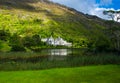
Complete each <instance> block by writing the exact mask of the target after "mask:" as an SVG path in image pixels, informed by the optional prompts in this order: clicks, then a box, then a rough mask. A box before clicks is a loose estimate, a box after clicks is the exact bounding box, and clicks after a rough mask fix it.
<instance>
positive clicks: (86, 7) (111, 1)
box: [51, 0, 120, 19]
mask: <svg viewBox="0 0 120 83" xmlns="http://www.w3.org/2000/svg"><path fill="white" fill-rule="evenodd" d="M51 1H53V2H56V3H60V4H63V5H66V6H68V7H71V8H74V9H76V10H78V11H80V12H83V13H84V14H90V15H96V16H98V17H100V18H103V19H110V18H108V16H106V15H103V11H104V10H109V9H110V10H120V0H51Z"/></svg>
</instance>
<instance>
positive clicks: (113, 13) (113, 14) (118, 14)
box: [103, 10, 120, 22]
mask: <svg viewBox="0 0 120 83" xmlns="http://www.w3.org/2000/svg"><path fill="white" fill-rule="evenodd" d="M103 14H104V15H108V16H109V17H110V18H111V19H112V20H113V21H115V18H116V21H117V22H118V21H119V19H120V11H117V10H104V11H103Z"/></svg>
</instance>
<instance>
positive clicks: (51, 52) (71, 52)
mask: <svg viewBox="0 0 120 83" xmlns="http://www.w3.org/2000/svg"><path fill="white" fill-rule="evenodd" d="M84 51H85V50H84V49H41V51H39V53H40V54H41V55H56V56H67V55H75V54H78V55H80V54H81V53H83V52H84Z"/></svg>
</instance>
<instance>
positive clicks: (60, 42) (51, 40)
mask: <svg viewBox="0 0 120 83" xmlns="http://www.w3.org/2000/svg"><path fill="white" fill-rule="evenodd" d="M41 40H42V41H43V42H46V43H47V44H49V45H54V46H58V45H61V46H68V47H71V46H72V43H69V42H67V41H65V40H63V39H62V38H60V37H58V38H56V39H54V38H53V37H52V36H51V37H50V38H44V39H41Z"/></svg>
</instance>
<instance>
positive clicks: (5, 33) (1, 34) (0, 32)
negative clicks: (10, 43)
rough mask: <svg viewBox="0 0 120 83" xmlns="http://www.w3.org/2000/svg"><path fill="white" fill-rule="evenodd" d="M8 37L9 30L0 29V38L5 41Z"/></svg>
mask: <svg viewBox="0 0 120 83" xmlns="http://www.w3.org/2000/svg"><path fill="white" fill-rule="evenodd" d="M9 37H10V32H9V30H0V40H4V41H7V40H8V39H9Z"/></svg>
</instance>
